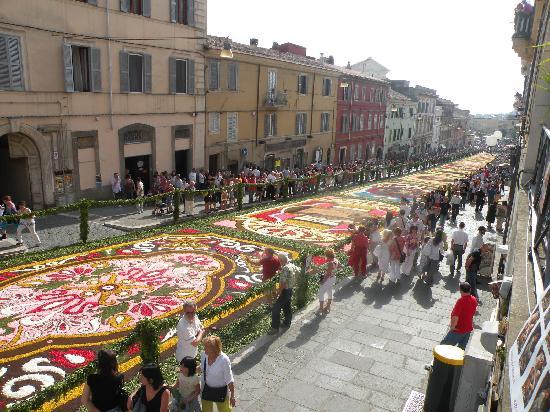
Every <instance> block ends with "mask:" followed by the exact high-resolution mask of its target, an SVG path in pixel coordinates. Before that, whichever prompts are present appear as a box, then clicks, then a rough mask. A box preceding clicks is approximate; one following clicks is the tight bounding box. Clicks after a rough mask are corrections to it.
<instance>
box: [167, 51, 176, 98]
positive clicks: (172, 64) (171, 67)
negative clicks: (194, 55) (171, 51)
mask: <svg viewBox="0 0 550 412" xmlns="http://www.w3.org/2000/svg"><path fill="white" fill-rule="evenodd" d="M168 79H169V88H170V94H176V58H175V57H170V58H169V59H168Z"/></svg>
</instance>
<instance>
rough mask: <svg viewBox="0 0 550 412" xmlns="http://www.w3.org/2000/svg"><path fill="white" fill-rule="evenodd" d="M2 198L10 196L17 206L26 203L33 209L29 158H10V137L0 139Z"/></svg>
mask: <svg viewBox="0 0 550 412" xmlns="http://www.w3.org/2000/svg"><path fill="white" fill-rule="evenodd" d="M0 176H4V177H7V178H6V179H0V196H1V197H3V196H5V195H10V196H11V199H12V200H13V202H14V203H15V204H17V202H20V201H22V200H23V201H25V202H26V203H27V205H28V206H29V207H30V208H31V209H32V208H33V202H32V200H33V199H32V191H31V182H30V176H29V165H28V158H26V157H15V158H11V157H10V148H9V144H8V135H4V136H2V137H0Z"/></svg>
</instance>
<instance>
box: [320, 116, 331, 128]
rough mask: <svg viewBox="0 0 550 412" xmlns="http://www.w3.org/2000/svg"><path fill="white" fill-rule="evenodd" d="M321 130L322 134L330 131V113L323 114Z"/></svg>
mask: <svg viewBox="0 0 550 412" xmlns="http://www.w3.org/2000/svg"><path fill="white" fill-rule="evenodd" d="M319 130H320V131H321V132H328V131H330V113H329V112H322V113H321V127H320V129H319Z"/></svg>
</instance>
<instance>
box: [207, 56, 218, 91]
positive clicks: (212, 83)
mask: <svg viewBox="0 0 550 412" xmlns="http://www.w3.org/2000/svg"><path fill="white" fill-rule="evenodd" d="M208 63H209V71H208V73H209V76H208V86H209V89H210V90H218V89H219V88H220V85H219V83H220V82H219V80H220V79H219V67H220V66H219V62H218V61H217V60H209V62H208Z"/></svg>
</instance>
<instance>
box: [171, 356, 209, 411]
mask: <svg viewBox="0 0 550 412" xmlns="http://www.w3.org/2000/svg"><path fill="white" fill-rule="evenodd" d="M197 369H198V368H197V361H196V360H195V358H191V357H189V356H186V357H185V358H183V359H182V360H181V362H180V367H179V373H178V375H177V379H176V382H175V383H174V385H173V386H172V387H171V391H170V392H171V394H172V399H171V401H170V412H202V409H201V404H200V402H199V395H200V394H201V378H200V376H198V374H197Z"/></svg>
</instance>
